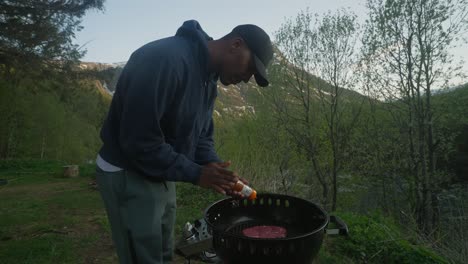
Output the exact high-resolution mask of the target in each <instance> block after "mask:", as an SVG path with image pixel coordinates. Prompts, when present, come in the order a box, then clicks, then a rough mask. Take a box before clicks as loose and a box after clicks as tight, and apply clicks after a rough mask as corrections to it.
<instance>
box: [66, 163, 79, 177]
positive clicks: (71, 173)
mask: <svg viewBox="0 0 468 264" xmlns="http://www.w3.org/2000/svg"><path fill="white" fill-rule="evenodd" d="M63 176H64V177H66V178H75V177H78V176H80V169H79V167H78V165H67V166H63Z"/></svg>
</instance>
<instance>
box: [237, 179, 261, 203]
mask: <svg viewBox="0 0 468 264" xmlns="http://www.w3.org/2000/svg"><path fill="white" fill-rule="evenodd" d="M233 190H234V191H236V192H239V193H241V194H242V195H243V196H244V197H247V199H249V200H255V199H256V198H257V191H255V190H254V189H252V188H250V187H249V186H248V185H246V184H244V183H243V182H241V181H237V182H236V184H235V185H234V187H233Z"/></svg>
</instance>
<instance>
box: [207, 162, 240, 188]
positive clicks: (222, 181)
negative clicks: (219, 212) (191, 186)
mask: <svg viewBox="0 0 468 264" xmlns="http://www.w3.org/2000/svg"><path fill="white" fill-rule="evenodd" d="M225 167H227V166H215V165H213V164H208V165H205V166H203V167H202V171H201V175H200V179H199V180H198V185H199V186H201V187H204V188H209V189H213V190H215V191H217V192H219V193H221V194H226V193H227V192H230V191H231V190H232V188H233V187H234V184H236V182H237V181H238V180H239V176H238V175H237V173H235V172H233V171H230V170H227V169H225Z"/></svg>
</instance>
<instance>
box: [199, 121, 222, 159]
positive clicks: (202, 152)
mask: <svg viewBox="0 0 468 264" xmlns="http://www.w3.org/2000/svg"><path fill="white" fill-rule="evenodd" d="M213 131H214V125H213V118H212V117H210V120H209V122H208V126H207V127H205V129H203V131H202V134H201V136H200V138H199V140H198V145H197V150H196V152H195V161H196V162H197V163H198V164H200V165H205V164H207V163H210V162H221V159H220V158H219V157H218V155H217V154H216V151H215V149H214V141H213Z"/></svg>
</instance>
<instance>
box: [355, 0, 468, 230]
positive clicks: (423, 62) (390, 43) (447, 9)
mask: <svg viewBox="0 0 468 264" xmlns="http://www.w3.org/2000/svg"><path fill="white" fill-rule="evenodd" d="M367 6H368V8H369V11H370V17H369V19H368V21H367V26H366V33H365V37H364V40H363V47H364V49H363V50H364V54H365V56H366V61H367V62H368V64H367V65H366V69H367V70H368V71H369V72H370V74H371V75H372V76H373V77H372V78H373V79H374V80H376V82H375V83H376V84H378V85H375V86H373V89H375V90H377V91H378V93H379V94H380V97H381V98H385V99H387V100H390V101H393V102H395V103H394V104H393V106H394V108H393V109H391V110H392V114H393V116H394V121H395V123H396V125H397V126H398V127H399V128H400V129H401V131H404V132H403V133H402V137H401V138H402V139H403V140H404V142H403V144H404V145H405V146H407V149H406V155H407V156H406V157H405V158H406V159H407V160H408V162H407V163H406V166H405V171H406V175H407V176H408V178H407V181H408V185H409V186H411V187H410V197H409V198H410V203H411V206H412V209H413V210H414V215H415V217H416V219H417V223H418V226H419V228H420V229H421V230H424V231H425V232H426V233H430V232H432V231H433V230H434V229H436V228H437V221H438V215H437V214H438V210H437V206H438V202H437V192H438V190H439V187H438V184H439V183H440V181H443V180H444V179H441V178H440V177H438V173H437V170H436V158H437V157H436V154H437V142H438V141H437V139H436V138H435V137H434V135H435V133H434V129H435V128H436V126H435V121H436V119H435V117H434V111H433V107H432V94H433V92H434V90H435V89H437V88H440V87H444V86H446V85H447V83H448V80H450V79H451V78H452V77H453V76H454V74H457V73H459V70H460V69H459V68H457V67H453V57H452V56H451V55H450V53H449V51H450V49H451V48H452V47H454V46H455V45H457V44H460V42H459V41H458V36H460V34H461V33H464V32H466V30H467V29H468V23H467V17H468V10H467V8H468V5H467V1H466V0H455V1H452V0H440V1H439V0H369V1H368V2H367Z"/></svg>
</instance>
